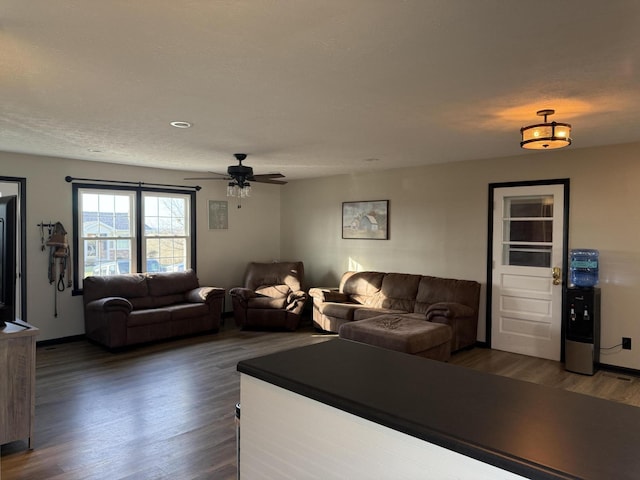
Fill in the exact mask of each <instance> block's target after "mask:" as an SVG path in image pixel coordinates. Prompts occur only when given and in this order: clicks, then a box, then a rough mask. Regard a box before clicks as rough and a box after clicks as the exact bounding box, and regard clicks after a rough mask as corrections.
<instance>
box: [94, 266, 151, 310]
mask: <svg viewBox="0 0 640 480" xmlns="http://www.w3.org/2000/svg"><path fill="white" fill-rule="evenodd" d="M147 295H149V289H148V288H147V282H146V278H145V276H144V275H141V274H139V273H132V274H128V275H112V276H106V277H87V278H85V279H84V281H83V301H84V303H85V304H87V303H89V302H91V301H92V300H96V299H98V298H104V297H123V298H127V299H132V298H137V297H145V296H147ZM132 303H133V302H132ZM134 308H135V306H134Z"/></svg>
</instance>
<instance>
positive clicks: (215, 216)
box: [209, 200, 229, 230]
mask: <svg viewBox="0 0 640 480" xmlns="http://www.w3.org/2000/svg"><path fill="white" fill-rule="evenodd" d="M228 228H229V203H228V202H227V201H226V200H209V230H226V229H228Z"/></svg>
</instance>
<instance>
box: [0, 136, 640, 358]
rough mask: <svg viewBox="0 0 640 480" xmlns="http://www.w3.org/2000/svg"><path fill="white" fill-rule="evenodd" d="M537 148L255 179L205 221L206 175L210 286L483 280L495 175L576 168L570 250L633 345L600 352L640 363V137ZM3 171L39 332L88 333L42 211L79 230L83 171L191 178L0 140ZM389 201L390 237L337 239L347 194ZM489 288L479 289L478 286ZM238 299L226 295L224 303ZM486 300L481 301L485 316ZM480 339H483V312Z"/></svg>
mask: <svg viewBox="0 0 640 480" xmlns="http://www.w3.org/2000/svg"><path fill="white" fill-rule="evenodd" d="M575 147H576V146H575V145H574V146H571V147H569V148H568V149H564V150H560V151H551V152H542V153H531V154H526V155H521V156H517V157H512V158H500V159H488V160H477V161H470V162H459V163H453V164H439V165H432V166H425V167H416V168H406V169H396V170H389V171H386V172H380V173H370V174H364V175H353V176H352V175H342V176H334V177H325V178H319V179H311V180H299V181H292V182H289V183H288V184H287V185H284V186H282V187H278V186H274V185H261V184H258V185H254V192H253V194H252V195H253V196H252V198H250V199H248V200H247V201H245V202H244V203H243V207H242V208H241V209H237V208H235V205H234V203H233V201H232V200H231V201H230V203H229V229H228V230H208V227H207V200H226V196H225V195H226V185H225V182H215V181H210V182H204V181H203V182H200V184H201V185H202V186H203V190H201V191H200V192H199V193H198V194H197V198H198V206H197V210H198V211H197V215H198V217H197V220H198V226H199V227H198V233H197V242H198V265H197V266H198V276H199V277H200V281H201V283H202V284H207V285H215V286H220V287H224V288H227V289H228V288H231V287H234V286H237V285H239V284H240V282H241V279H242V274H243V272H244V268H245V266H246V263H247V262H248V261H250V260H256V261H271V260H275V259H281V260H298V259H299V260H302V261H304V262H305V271H306V277H307V281H306V286H307V287H310V286H318V285H322V286H325V285H335V284H336V283H337V281H338V279H339V278H340V275H341V274H342V273H343V272H344V271H345V270H347V269H349V268H351V267H353V266H356V265H358V266H359V267H360V268H363V269H371V270H381V271H396V272H406V273H417V274H431V275H437V276H448V277H454V278H466V279H473V280H477V281H479V282H481V283H482V284H483V287H484V283H485V277H486V249H487V196H488V184H489V183H494V182H507V181H520V180H539V179H548V178H570V179H571V200H570V201H571V205H570V215H571V216H570V238H569V248H597V249H599V250H600V259H601V265H600V283H601V288H602V346H605V347H606V346H610V345H615V344H617V343H620V341H621V337H623V336H626V337H631V338H632V339H633V340H634V342H633V346H634V348H633V349H632V350H620V349H614V350H612V351H610V352H603V354H602V355H601V361H602V362H603V363H607V364H610V365H618V366H622V367H628V368H633V369H637V370H640V314H636V305H637V303H638V302H637V301H636V299H637V298H640V196H639V195H638V193H637V192H638V188H637V185H638V184H640V160H639V159H640V143H636V144H628V145H619V146H614V147H602V148H590V149H580V148H575ZM0 175H6V176H15V177H26V178H27V238H26V242H27V278H28V297H27V298H28V303H27V309H28V310H27V311H28V320H29V321H30V322H32V323H34V324H35V325H37V326H38V327H39V328H40V329H41V335H40V337H39V340H46V339H51V338H60V337H66V336H72V335H80V334H82V333H84V328H83V320H82V298H81V297H79V296H76V297H72V296H71V294H70V292H69V291H66V292H64V293H63V294H61V295H60V296H59V297H58V300H59V305H58V310H59V316H58V318H54V317H53V287H52V286H50V285H49V284H48V281H47V255H46V253H43V252H41V251H40V234H39V231H38V228H37V226H36V225H37V224H38V223H39V222H40V221H41V220H44V221H49V220H52V221H57V220H59V221H61V222H62V223H63V224H64V225H65V227H67V230H69V231H70V230H71V225H72V221H71V220H72V212H71V185H70V184H69V183H66V182H65V181H64V177H65V176H66V175H71V176H74V177H81V178H105V179H114V180H130V181H143V182H146V183H153V182H158V183H166V184H178V185H182V184H189V182H186V181H184V180H183V178H184V177H185V176H194V175H193V172H189V173H187V172H176V171H171V170H161V169H148V168H139V167H127V166H121V165H112V164H103V163H99V162H83V161H76V160H68V159H59V158H52V157H35V156H29V155H19V154H10V153H1V152H0ZM379 199H388V200H390V239H389V240H382V241H373V240H343V239H341V219H340V217H341V205H342V202H343V201H353V200H379ZM484 291H485V290H484V288H483V294H484ZM227 309H230V302H227ZM483 312H484V300H483V303H482V305H481V314H482V315H483ZM479 339H480V340H484V339H485V324H484V315H483V316H482V320H481V324H480V328H479Z"/></svg>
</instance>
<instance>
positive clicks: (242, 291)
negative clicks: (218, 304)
mask: <svg viewBox="0 0 640 480" xmlns="http://www.w3.org/2000/svg"><path fill="white" fill-rule="evenodd" d="M229 295H231V296H232V297H235V298H237V299H239V300H244V301H245V302H246V301H247V300H249V299H250V298H255V297H257V296H258V294H257V293H256V292H254V291H253V290H251V289H250V288H243V287H236V288H232V289H231V290H229Z"/></svg>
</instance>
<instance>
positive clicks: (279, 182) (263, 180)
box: [251, 175, 287, 185]
mask: <svg viewBox="0 0 640 480" xmlns="http://www.w3.org/2000/svg"><path fill="white" fill-rule="evenodd" d="M257 176H258V177H260V176H261V175H257ZM251 181H252V182H255V183H273V184H274V185H284V184H286V183H287V182H285V181H284V180H271V179H269V178H255V177H254V178H253V179H252V180H251Z"/></svg>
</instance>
